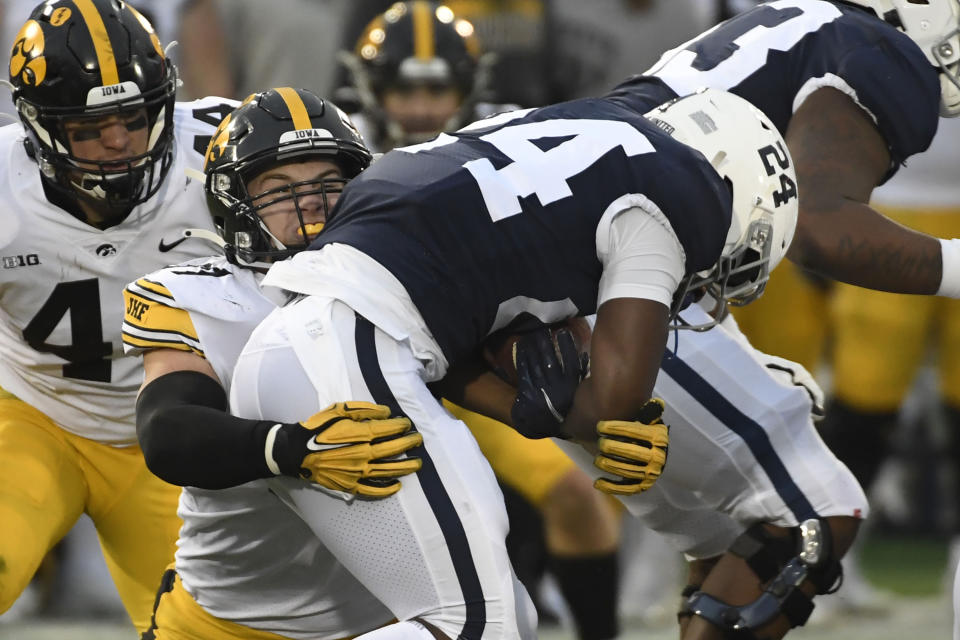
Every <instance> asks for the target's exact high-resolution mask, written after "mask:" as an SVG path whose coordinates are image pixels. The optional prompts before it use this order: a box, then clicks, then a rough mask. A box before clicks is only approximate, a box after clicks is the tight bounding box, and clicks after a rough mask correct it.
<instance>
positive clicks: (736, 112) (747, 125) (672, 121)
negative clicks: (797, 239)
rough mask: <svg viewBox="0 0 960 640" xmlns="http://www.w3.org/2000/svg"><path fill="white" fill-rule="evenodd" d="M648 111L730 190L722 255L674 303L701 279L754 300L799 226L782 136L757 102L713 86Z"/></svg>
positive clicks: (730, 295) (732, 298)
mask: <svg viewBox="0 0 960 640" xmlns="http://www.w3.org/2000/svg"><path fill="white" fill-rule="evenodd" d="M646 117H647V118H648V119H650V120H651V121H653V122H654V123H655V124H656V125H657V126H658V127H660V128H661V129H663V130H664V131H666V132H667V133H669V134H670V135H671V136H672V137H674V138H676V139H677V140H679V141H680V142H683V143H684V144H686V145H687V146H690V147H693V148H694V149H696V150H697V151H699V152H700V153H702V154H703V155H704V157H705V158H706V159H707V161H709V162H710V164H711V166H713V168H714V169H715V170H716V171H717V173H719V174H720V176H721V177H722V178H723V179H724V181H725V182H726V183H727V184H728V185H730V188H731V189H732V191H733V212H732V217H731V221H730V229H729V231H728V232H727V238H726V242H725V244H724V246H723V253H722V254H721V256H720V260H719V261H718V262H717V264H716V265H715V266H714V267H713V268H712V269H710V270H708V271H703V272H700V273H698V274H695V275H694V276H692V277H690V278H688V279H687V281H686V282H684V283H683V284H682V285H681V288H680V291H678V296H677V299H676V301H675V302H676V306H677V307H678V308H679V307H680V306H682V305H683V304H684V298H685V297H686V295H687V294H688V293H694V292H697V291H699V290H701V289H702V288H703V287H707V290H708V292H709V293H710V294H711V295H712V296H713V297H714V298H715V299H716V300H718V301H722V302H726V303H730V304H732V305H734V306H742V305H745V304H747V303H748V302H751V301H753V300H756V299H757V298H758V297H760V294H762V293H763V289H764V287H765V286H766V283H767V280H768V279H769V277H770V272H771V271H772V270H773V268H774V267H776V266H777V264H778V263H779V262H780V260H781V259H782V258H783V256H784V255H785V254H786V252H787V248H788V247H789V246H790V241H791V240H792V239H793V232H794V229H795V228H796V226H797V211H798V207H797V202H798V200H797V196H798V194H797V177H796V174H795V173H794V168H793V160H792V159H791V158H790V153H789V152H788V151H787V145H786V143H785V142H784V141H783V137H782V136H781V135H780V133H779V132H778V131H777V128H776V127H775V126H774V125H773V123H772V122H770V119H769V118H767V116H765V115H764V114H763V113H762V112H761V111H760V110H759V109H757V108H756V107H754V106H753V105H752V104H750V103H749V102H747V101H746V100H744V99H743V98H741V97H739V96H736V95H734V94H732V93H728V92H726V91H721V90H718V89H701V90H700V91H698V92H696V93H693V94H690V95H688V96H683V97H680V98H677V99H675V100H673V101H671V102H668V103H666V104H663V105H660V106H659V107H657V108H656V109H654V110H653V111H650V112H649V113H647V114H646ZM718 319H722V316H721V317H720V318H718ZM710 326H712V325H710ZM693 328H697V329H707V328H709V326H703V327H693Z"/></svg>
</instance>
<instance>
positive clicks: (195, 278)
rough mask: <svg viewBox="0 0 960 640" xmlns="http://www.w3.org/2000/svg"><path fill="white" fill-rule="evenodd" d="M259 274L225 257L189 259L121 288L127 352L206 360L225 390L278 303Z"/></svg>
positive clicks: (124, 340)
mask: <svg viewBox="0 0 960 640" xmlns="http://www.w3.org/2000/svg"><path fill="white" fill-rule="evenodd" d="M259 279H260V276H259V275H258V274H257V273H256V272H254V271H251V270H249V269H241V268H240V267H237V266H236V265H233V264H230V263H229V262H227V260H226V259H225V258H223V257H217V258H207V259H198V260H192V261H190V262H187V263H184V264H181V265H175V266H172V267H166V268H164V269H161V270H159V271H155V272H153V273H151V274H149V275H146V276H144V277H142V278H139V279H138V280H136V281H135V282H131V283H130V284H129V285H127V288H126V289H125V290H124V292H123V297H124V301H125V303H126V304H125V309H126V313H125V316H124V319H123V348H124V351H125V352H126V353H127V354H140V353H143V352H144V351H147V350H150V349H178V350H181V351H190V352H193V353H195V354H197V355H199V356H202V357H203V358H205V359H206V360H207V361H208V362H209V363H210V365H211V366H212V367H213V370H214V371H215V372H216V374H217V377H218V378H219V379H220V383H221V384H222V385H223V387H224V389H227V390H228V391H229V388H230V387H229V384H230V376H231V373H232V371H233V365H234V363H235V362H236V360H237V357H238V356H239V355H240V351H241V350H242V349H243V345H244V344H246V342H247V337H248V336H249V335H250V333H252V332H253V330H254V328H255V327H256V326H257V325H258V324H259V323H260V321H261V320H262V319H263V318H265V317H266V316H267V314H269V313H270V312H271V311H273V309H274V308H276V305H275V304H274V303H273V302H272V301H271V300H270V299H269V298H267V297H266V296H265V295H264V294H263V293H262V292H261V290H260V286H259V282H258V281H259Z"/></svg>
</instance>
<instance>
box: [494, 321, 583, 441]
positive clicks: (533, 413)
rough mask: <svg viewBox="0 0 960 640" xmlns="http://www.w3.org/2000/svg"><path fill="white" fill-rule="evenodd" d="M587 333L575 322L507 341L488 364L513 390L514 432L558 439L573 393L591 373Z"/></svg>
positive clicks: (536, 330)
mask: <svg viewBox="0 0 960 640" xmlns="http://www.w3.org/2000/svg"><path fill="white" fill-rule="evenodd" d="M589 344H590V327H589V325H588V324H587V323H586V321H584V320H583V319H582V318H575V319H574V320H573V321H568V322H565V323H561V324H558V325H553V326H551V327H542V328H540V329H535V330H533V331H530V332H527V333H523V334H519V335H512V336H508V337H507V338H506V339H505V340H504V341H503V343H502V344H500V345H498V346H497V348H495V349H494V350H492V351H490V352H489V353H490V355H489V356H488V362H490V363H491V364H492V366H493V368H494V370H495V371H497V372H498V373H499V374H500V376H501V377H503V378H504V379H506V380H507V381H508V382H510V383H511V384H512V385H513V386H515V387H516V389H517V395H516V398H515V400H514V404H513V407H512V408H511V411H510V416H511V422H512V423H513V427H514V429H516V430H517V431H518V432H519V433H521V434H522V435H524V436H526V437H527V438H548V437H560V436H561V435H562V434H561V430H560V428H561V426H562V425H563V421H564V419H565V418H566V415H567V412H568V411H569V410H570V407H571V406H572V405H573V398H574V396H575V395H576V392H577V387H578V386H579V385H580V381H581V380H583V379H584V378H585V377H586V375H587V372H588V370H589V364H590V356H589V353H588V349H589Z"/></svg>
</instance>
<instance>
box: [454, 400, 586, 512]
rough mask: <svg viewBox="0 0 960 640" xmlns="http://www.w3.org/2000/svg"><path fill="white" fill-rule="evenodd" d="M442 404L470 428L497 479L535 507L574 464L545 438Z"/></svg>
mask: <svg viewBox="0 0 960 640" xmlns="http://www.w3.org/2000/svg"><path fill="white" fill-rule="evenodd" d="M444 406H446V407H447V409H448V410H450V412H451V413H453V415H454V416H455V417H456V418H457V419H458V420H461V421H463V422H464V423H466V425H467V426H468V427H469V428H470V432H471V433H472V434H473V437H474V438H476V440H477V444H479V445H480V451H482V452H483V455H484V457H485V458H486V459H487V461H488V462H489V463H490V466H491V467H493V471H494V473H496V474H497V478H499V479H500V481H501V482H503V483H504V484H505V485H507V486H509V487H510V488H512V489H513V490H515V491H516V492H517V493H519V494H520V495H522V496H523V497H524V498H526V500H527V501H528V502H529V503H530V504H532V505H533V506H535V507H539V506H540V505H541V504H543V501H544V499H545V498H546V497H547V495H548V494H549V493H550V491H551V490H552V489H553V488H554V487H556V486H557V483H559V482H560V479H561V478H563V477H564V476H565V475H566V474H567V473H568V472H569V471H570V470H571V469H573V468H574V467H575V466H576V465H575V464H574V462H573V460H571V459H570V458H569V456H567V454H565V453H564V452H563V451H562V450H561V449H560V447H558V446H557V445H556V444H555V443H554V442H553V441H552V440H550V439H549V438H544V439H542V440H529V439H527V438H524V437H523V436H522V435H520V434H519V433H517V432H516V431H515V430H514V429H513V428H511V427H508V426H507V425H505V424H503V423H502V422H497V421H496V420H491V419H490V418H487V417H486V416H482V415H480V414H478V413H473V412H472V411H467V410H466V409H463V408H461V407H458V406H456V405H454V404H450V403H449V402H446V401H445V402H444Z"/></svg>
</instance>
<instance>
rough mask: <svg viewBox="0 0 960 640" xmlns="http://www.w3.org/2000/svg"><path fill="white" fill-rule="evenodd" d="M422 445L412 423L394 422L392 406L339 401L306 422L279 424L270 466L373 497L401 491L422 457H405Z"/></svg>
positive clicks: (273, 432) (270, 440)
mask: <svg viewBox="0 0 960 640" xmlns="http://www.w3.org/2000/svg"><path fill="white" fill-rule="evenodd" d="M422 444H423V437H422V436H421V435H420V434H419V433H417V432H416V431H413V427H412V425H411V424H410V420H408V419H407V418H391V417H390V409H389V407H385V406H383V405H378V404H372V403H370V402H338V403H337V404H333V405H330V406H329V407H327V408H326V409H324V410H323V411H321V412H319V413H316V414H314V415H313V416H312V417H310V419H308V420H305V421H304V422H294V423H289V424H277V425H274V426H273V427H272V428H271V429H270V431H269V434H268V436H267V441H266V460H267V466H268V467H269V468H270V470H271V471H272V472H273V473H274V474H276V475H279V474H284V475H288V476H294V477H299V478H303V479H304V480H307V481H308V482H315V483H317V484H319V485H322V486H324V487H327V488H328V489H335V490H337V491H345V492H347V493H354V494H358V495H361V496H366V497H368V498H385V497H387V496H390V495H393V494H394V493H396V492H397V491H399V490H400V481H399V480H397V478H399V477H400V476H405V475H407V474H409V473H414V472H416V471H418V470H419V469H420V465H421V464H422V462H421V460H420V459H419V458H412V457H407V456H404V457H401V458H397V456H400V455H401V454H403V453H405V452H407V451H409V450H410V449H413V448H414V447H419V446H420V445H422Z"/></svg>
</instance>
